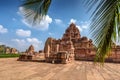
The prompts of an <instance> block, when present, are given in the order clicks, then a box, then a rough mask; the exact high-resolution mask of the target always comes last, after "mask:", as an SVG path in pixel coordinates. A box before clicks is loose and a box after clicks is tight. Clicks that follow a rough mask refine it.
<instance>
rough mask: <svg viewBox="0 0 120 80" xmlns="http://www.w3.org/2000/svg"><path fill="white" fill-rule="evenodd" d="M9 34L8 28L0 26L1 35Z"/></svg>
mask: <svg viewBox="0 0 120 80" xmlns="http://www.w3.org/2000/svg"><path fill="white" fill-rule="evenodd" d="M7 32H8V29H7V28H4V27H3V26H2V25H0V33H2V34H3V33H7Z"/></svg>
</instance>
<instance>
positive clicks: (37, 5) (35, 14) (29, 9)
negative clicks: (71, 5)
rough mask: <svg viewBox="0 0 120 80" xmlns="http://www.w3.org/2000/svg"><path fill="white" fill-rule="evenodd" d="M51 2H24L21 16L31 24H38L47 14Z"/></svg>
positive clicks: (30, 0) (26, 0)
mask: <svg viewBox="0 0 120 80" xmlns="http://www.w3.org/2000/svg"><path fill="white" fill-rule="evenodd" d="M50 4H51V0H24V1H23V4H22V5H21V7H22V12H21V13H22V14H23V15H24V18H25V19H26V20H27V21H28V22H29V23H31V24H33V25H35V24H39V23H40V21H41V20H42V19H44V17H45V15H46V14H47V12H48V8H49V6H50Z"/></svg>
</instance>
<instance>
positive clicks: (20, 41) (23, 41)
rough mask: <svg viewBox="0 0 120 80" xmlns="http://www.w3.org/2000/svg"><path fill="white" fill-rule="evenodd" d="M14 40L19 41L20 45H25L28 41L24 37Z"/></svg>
mask: <svg viewBox="0 0 120 80" xmlns="http://www.w3.org/2000/svg"><path fill="white" fill-rule="evenodd" d="M12 41H14V42H16V43H18V45H25V43H26V41H25V40H24V39H21V40H20V39H12Z"/></svg>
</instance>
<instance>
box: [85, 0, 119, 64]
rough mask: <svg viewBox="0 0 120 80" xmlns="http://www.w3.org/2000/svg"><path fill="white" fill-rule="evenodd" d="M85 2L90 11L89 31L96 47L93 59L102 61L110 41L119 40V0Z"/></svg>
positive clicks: (88, 0) (91, 0) (109, 47)
mask: <svg viewBox="0 0 120 80" xmlns="http://www.w3.org/2000/svg"><path fill="white" fill-rule="evenodd" d="M85 4H86V6H87V8H88V9H90V10H91V11H92V15H91V24H90V27H91V30H90V32H91V35H92V39H93V41H94V44H95V46H96V47H97V53H96V58H95V61H100V62H104V60H105V57H106V55H107V54H108V53H110V51H111V48H112V43H113V42H116V43H118V42H117V41H120V40H119V39H120V38H119V37H120V0H101V1H100V0H85ZM94 5H95V6H94ZM95 7H96V8H95ZM90 10H88V11H90Z"/></svg>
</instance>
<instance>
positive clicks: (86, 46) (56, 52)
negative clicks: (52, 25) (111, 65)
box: [44, 23, 120, 63]
mask: <svg viewBox="0 0 120 80" xmlns="http://www.w3.org/2000/svg"><path fill="white" fill-rule="evenodd" d="M44 53H45V59H46V62H60V63H68V62H71V61H73V60H74V59H75V60H94V58H95V54H96V48H95V46H94V45H93V43H92V40H91V39H88V38H87V37H84V36H83V37H81V35H80V32H79V29H78V28H77V27H76V25H75V24H74V23H71V24H70V26H69V27H68V28H67V29H66V31H65V33H64V34H63V37H62V38H61V39H58V40H56V39H54V38H48V39H47V40H46V43H45V48H44ZM106 61H114V62H120V46H116V45H115V44H113V47H112V52H111V53H110V54H109V55H108V56H107V58H106Z"/></svg>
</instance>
